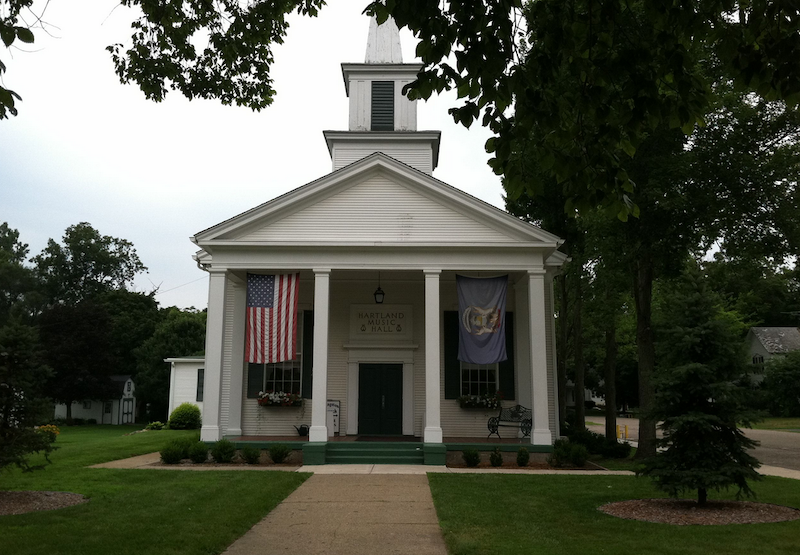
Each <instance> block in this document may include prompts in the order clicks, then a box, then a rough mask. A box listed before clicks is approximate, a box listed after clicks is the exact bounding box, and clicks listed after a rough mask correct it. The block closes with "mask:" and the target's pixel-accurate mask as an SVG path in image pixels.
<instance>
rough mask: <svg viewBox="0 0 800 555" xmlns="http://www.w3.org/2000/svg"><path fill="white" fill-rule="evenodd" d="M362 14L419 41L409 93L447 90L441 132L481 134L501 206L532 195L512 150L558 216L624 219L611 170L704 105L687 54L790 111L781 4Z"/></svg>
mask: <svg viewBox="0 0 800 555" xmlns="http://www.w3.org/2000/svg"><path fill="white" fill-rule="evenodd" d="M369 10H370V11H371V12H373V13H375V14H376V15H377V17H378V20H379V21H382V20H385V19H386V18H387V17H388V16H390V15H391V16H392V17H393V18H394V19H395V21H396V22H397V24H398V26H400V27H408V28H409V29H410V30H411V31H412V32H414V34H415V36H417V38H418V39H419V40H420V43H419V45H418V47H417V55H418V56H420V57H421V58H422V61H423V63H424V67H423V69H422V71H421V72H420V74H419V75H418V78H417V80H416V81H414V82H413V83H411V84H410V85H409V87H408V93H409V95H410V96H412V97H417V98H428V97H429V96H430V95H431V94H432V93H433V92H434V91H436V92H440V91H442V90H445V89H448V90H449V89H455V90H456V91H457V93H458V95H459V98H461V99H462V100H461V104H460V105H459V106H456V107H454V108H452V109H451V110H450V112H451V114H452V115H453V118H454V119H455V121H456V122H460V123H462V124H464V125H466V126H469V125H470V124H471V123H472V122H473V121H475V120H477V119H480V120H481V123H482V124H483V125H486V126H488V127H490V128H491V129H492V131H493V132H494V133H495V135H496V136H495V137H494V138H492V139H490V140H489V141H488V143H487V145H486V147H487V150H488V151H489V152H492V153H494V158H493V159H492V160H491V161H490V164H491V165H492V167H493V169H494V171H495V172H496V173H497V174H502V175H505V179H506V190H507V192H508V194H509V197H510V198H511V199H512V200H513V199H514V198H516V197H518V196H519V195H520V194H522V193H523V192H526V191H527V192H529V193H532V194H535V193H536V192H537V191H535V190H531V185H530V183H529V182H526V181H525V179H524V173H525V172H524V171H523V169H524V166H522V165H521V164H520V163H515V162H514V161H513V159H514V153H515V152H516V151H519V150H522V149H524V150H525V152H526V157H525V159H529V160H535V161H536V162H537V163H540V164H542V165H543V167H544V169H545V170H546V171H548V172H549V173H550V174H551V175H552V176H553V177H554V178H555V179H556V180H557V181H558V182H559V183H560V184H561V186H562V187H563V190H564V193H565V196H566V197H567V208H568V209H570V208H573V207H574V208H578V209H584V208H594V207H596V206H598V205H600V206H605V207H606V208H609V209H612V210H616V211H617V212H618V214H619V216H620V217H622V218H625V217H627V215H628V213H630V212H634V213H635V207H634V206H633V204H632V202H631V200H630V198H629V194H630V192H631V191H632V190H633V188H634V184H633V183H632V182H631V180H630V178H629V176H628V175H627V172H626V171H625V168H626V164H627V161H628V160H629V159H630V158H631V157H633V155H634V154H635V152H636V149H637V148H638V146H639V145H640V143H641V141H642V140H643V139H644V138H645V137H646V136H647V135H648V133H649V132H650V131H651V130H652V129H655V128H656V127H657V126H659V125H663V124H667V125H669V126H671V127H680V128H682V129H683V130H684V131H686V132H689V131H691V130H692V129H693V127H694V126H695V125H696V124H698V123H702V121H703V116H704V115H705V113H706V111H707V110H708V108H709V105H710V102H711V95H710V86H709V83H708V82H707V80H706V78H705V77H704V76H703V74H702V73H701V71H700V69H699V64H698V61H699V60H698V59H697V53H698V52H703V51H706V52H707V51H711V52H714V55H715V56H716V57H718V58H719V61H720V62H721V64H722V65H723V66H724V68H725V70H726V73H727V74H728V75H729V77H730V78H731V79H732V80H734V81H735V82H736V83H737V85H738V86H739V87H741V88H742V89H748V90H753V91H756V92H758V94H760V95H762V96H764V97H765V98H767V99H777V98H781V99H784V100H786V101H788V102H789V103H792V104H796V102H797V100H798V97H799V96H800V71H798V66H797V60H798V59H799V58H800V32H799V31H800V13H799V12H798V7H797V6H796V5H794V4H791V5H790V4H787V3H776V2H767V1H763V0H762V1H754V2H735V1H733V0H699V1H696V2H683V3H680V4H677V3H674V2H669V1H649V2H626V1H622V0H533V1H531V2H527V3H523V2H522V0H494V1H491V2H481V1H466V2H427V1H425V0H380V1H376V2H373V3H372V4H370V6H369ZM520 16H523V19H524V22H525V25H526V26H527V27H526V28H525V29H522V28H521V27H522V26H521V25H518V24H517V23H518V22H520ZM701 46H704V47H707V48H700V47H701ZM565 81H568V82H569V83H570V85H569V86H567V87H563V86H558V85H559V84H563V83H564V82H565ZM512 103H513V107H514V109H513V113H512V111H511V110H510V108H511V106H512ZM533 127H537V128H538V129H539V130H540V133H539V134H538V136H537V137H535V138H531V136H530V133H529V132H530V130H531V129H532V128H533Z"/></svg>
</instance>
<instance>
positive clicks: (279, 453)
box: [269, 443, 292, 464]
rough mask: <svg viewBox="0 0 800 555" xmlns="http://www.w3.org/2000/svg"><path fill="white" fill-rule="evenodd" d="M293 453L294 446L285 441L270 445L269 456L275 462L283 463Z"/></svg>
mask: <svg viewBox="0 0 800 555" xmlns="http://www.w3.org/2000/svg"><path fill="white" fill-rule="evenodd" d="M291 454H292V448H291V447H289V446H288V445H285V444H283V443H276V444H274V445H270V447H269V458H270V459H272V462H274V463H275V464H281V463H282V462H283V461H285V460H286V459H288V458H289V455H291Z"/></svg>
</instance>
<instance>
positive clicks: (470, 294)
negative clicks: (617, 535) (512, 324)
mask: <svg viewBox="0 0 800 555" xmlns="http://www.w3.org/2000/svg"><path fill="white" fill-rule="evenodd" d="M456 285H457V288H458V317H459V318H458V320H459V326H458V329H459V333H458V338H459V341H458V360H460V361H462V362H471V363H473V364H494V363H496V362H502V361H504V360H506V359H507V358H508V355H507V354H506V333H505V326H504V325H503V322H505V319H506V293H507V291H508V276H500V277H496V278H469V277H464V276H458V275H457V276H456Z"/></svg>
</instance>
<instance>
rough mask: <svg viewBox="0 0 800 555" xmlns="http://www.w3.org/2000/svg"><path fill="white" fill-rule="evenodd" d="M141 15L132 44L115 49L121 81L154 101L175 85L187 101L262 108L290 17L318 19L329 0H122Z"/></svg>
mask: <svg viewBox="0 0 800 555" xmlns="http://www.w3.org/2000/svg"><path fill="white" fill-rule="evenodd" d="M120 3H121V4H122V5H123V6H128V7H136V8H138V9H139V10H141V12H142V16H141V17H140V18H139V19H137V20H136V21H134V22H133V23H132V25H131V26H132V28H133V35H132V36H131V41H132V45H131V46H130V47H129V48H127V50H126V49H125V47H123V45H122V44H115V45H112V46H109V47H108V48H107V50H108V51H109V52H111V56H112V59H113V61H114V66H115V68H116V73H117V75H119V78H120V80H121V81H122V82H123V83H131V82H134V83H136V84H137V85H138V86H139V87H140V88H141V89H142V92H144V94H145V96H146V97H147V98H148V99H150V100H155V101H157V102H158V101H161V100H163V99H164V96H165V95H166V93H167V92H168V90H169V89H172V90H178V91H180V92H181V93H182V94H183V95H184V96H185V97H186V98H189V99H191V98H215V99H219V100H220V101H221V102H222V103H223V104H226V105H230V104H236V105H237V106H247V107H248V108H251V109H253V110H261V109H262V108H265V107H267V106H269V105H270V104H272V99H273V96H274V95H275V90H274V89H273V88H272V78H271V77H270V69H271V66H272V63H273V55H272V47H273V45H274V44H282V43H283V39H284V37H285V36H286V31H287V29H288V27H289V24H288V22H287V21H286V16H287V15H288V14H291V13H292V12H294V11H296V12H297V13H299V14H303V15H308V16H316V15H317V13H318V11H319V9H320V7H322V6H323V5H324V4H325V2H324V1H323V0H277V1H270V2H266V1H253V2H240V1H239V0H218V1H216V2H210V1H208V0H182V1H171V2H154V1H148V0H121V2H120Z"/></svg>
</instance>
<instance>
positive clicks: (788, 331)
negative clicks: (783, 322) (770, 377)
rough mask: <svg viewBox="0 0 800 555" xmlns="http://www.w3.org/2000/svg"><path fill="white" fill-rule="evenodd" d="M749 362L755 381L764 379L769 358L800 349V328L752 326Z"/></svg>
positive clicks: (748, 338) (748, 340)
mask: <svg viewBox="0 0 800 555" xmlns="http://www.w3.org/2000/svg"><path fill="white" fill-rule="evenodd" d="M746 341H747V352H748V362H749V363H750V365H751V368H752V371H753V378H754V380H755V382H756V383H757V382H760V381H761V380H763V379H764V367H765V365H766V363H767V361H769V359H771V358H773V357H776V356H785V355H786V354H787V353H790V352H792V351H798V350H800V329H798V328H796V327H762V328H750V331H748V332H747V339H746Z"/></svg>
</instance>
